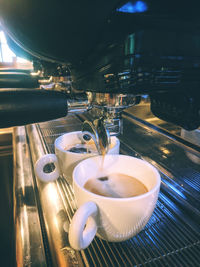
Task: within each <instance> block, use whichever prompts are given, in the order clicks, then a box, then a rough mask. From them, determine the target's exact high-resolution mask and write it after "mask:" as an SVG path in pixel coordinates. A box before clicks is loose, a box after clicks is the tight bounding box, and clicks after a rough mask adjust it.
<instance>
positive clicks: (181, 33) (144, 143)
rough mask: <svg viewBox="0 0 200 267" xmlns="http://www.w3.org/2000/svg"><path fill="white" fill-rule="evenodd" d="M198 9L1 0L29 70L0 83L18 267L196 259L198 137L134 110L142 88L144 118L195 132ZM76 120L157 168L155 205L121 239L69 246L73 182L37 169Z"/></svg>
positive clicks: (149, 2)
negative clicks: (26, 75) (137, 228)
mask: <svg viewBox="0 0 200 267" xmlns="http://www.w3.org/2000/svg"><path fill="white" fill-rule="evenodd" d="M198 7H199V4H198V1H197V0H191V1H190V2H188V1H185V0H184V1H178V0H168V1H158V0H133V1H132V0H131V1H125V0H109V1H106V0H102V1H96V0H94V1H72V0H66V1H56V0H53V1H46V0H44V1H39V0H34V1H25V0H20V1H7V0H3V1H1V3H0V23H1V28H2V29H3V30H4V32H5V34H6V36H7V42H8V44H9V46H10V48H11V49H12V50H13V51H14V52H15V54H16V55H19V56H24V55H25V56H26V57H27V58H28V59H30V60H31V61H32V62H33V65H34V71H33V73H31V74H30V77H33V76H34V80H35V79H37V82H38V84H37V85H36V86H33V88H31V87H30V86H29V88H28V86H26V83H23V82H22V83H21V84H22V86H21V87H17V88H16V87H15V85H14V84H13V85H12V86H11V84H9V86H6V84H5V83H4V85H3V86H1V81H0V87H2V88H0V128H4V127H11V126H16V127H15V130H14V135H13V146H14V152H13V153H14V173H15V174H14V180H15V181H16V182H15V185H14V192H15V197H14V199H15V204H14V208H15V214H14V220H15V233H16V236H17V238H16V242H15V244H16V251H17V252H16V255H17V263H18V265H19V266H23V264H27V263H28V264H30V265H31V264H32V263H34V264H36V265H35V266H199V262H200V255H199V251H200V250H199V242H200V241H199V240H200V235H199V220H200V211H199V205H200V201H199V199H200V198H199V197H200V196H199V188H200V187H199V184H200V182H199V181H200V180H199V178H200V167H199V162H200V154H199V153H200V148H199V145H198V144H192V143H191V142H188V141H187V140H185V139H184V138H182V137H181V135H178V134H173V133H172V132H170V131H168V130H167V131H166V130H165V129H163V128H161V127H157V126H155V125H153V124H151V123H149V121H150V120H148V119H147V120H142V119H141V118H138V117H137V116H136V115H135V114H134V112H135V111H136V112H137V110H138V109H139V108H140V107H141V106H140V105H141V103H142V101H143V99H144V98H146V97H148V101H149V106H150V111H149V114H150V115H151V118H150V119H152V120H154V121H155V120H160V121H163V122H167V123H168V124H169V125H170V127H172V126H173V127H177V129H178V130H179V131H181V130H182V129H183V130H184V131H187V132H189V131H194V130H196V129H197V130H196V131H197V132H198V131H199V130H198V127H200V101H199V100H200V91H199V90H200V89H199V87H200V79H199V77H200V19H199V8H198ZM11 87H12V88H11ZM137 107H138V109H137ZM129 110H131V111H129ZM142 113H144V109H143V106H142V108H141V114H142ZM66 115H67V116H66ZM34 123H35V124H34ZM75 130H82V131H83V132H85V133H87V134H89V135H90V136H92V137H93V138H94V140H96V145H97V148H98V144H99V141H98V140H99V138H102V139H103V140H104V145H105V147H107V145H108V143H109V137H110V136H112V135H116V136H118V137H119V139H120V148H121V151H120V153H122V154H128V155H132V156H135V157H139V158H142V159H144V160H147V161H148V162H149V163H151V164H152V165H154V166H155V167H156V168H157V169H158V170H159V172H160V174H161V177H162V185H161V193H160V196H159V201H158V205H157V208H156V210H155V213H154V215H153V217H152V218H151V220H150V222H149V224H148V225H147V226H146V227H145V229H144V230H143V231H142V232H141V233H140V234H138V235H137V236H136V237H134V238H133V239H131V240H128V241H127V242H122V243H120V244H117V243H108V242H106V241H105V242H104V241H102V240H100V239H98V238H96V239H95V241H94V242H93V243H92V245H91V246H90V247H89V248H88V249H86V250H83V251H81V252H77V251H74V250H73V249H72V248H71V247H70V246H69V243H68V239H67V234H66V233H67V228H68V224H69V223H70V220H71V218H72V215H73V213H74V211H75V209H76V207H75V203H74V200H73V190H72V188H71V186H69V185H68V184H67V183H66V181H65V179H64V178H63V177H60V178H59V179H58V180H57V181H55V182H53V183H51V184H49V185H44V184H42V183H41V182H40V181H38V180H37V178H36V177H35V174H34V170H33V165H34V164H35V162H36V161H37V160H38V158H39V157H41V155H43V154H46V153H54V147H53V143H54V141H55V139H56V138H57V137H58V136H59V135H62V134H63V133H65V132H68V131H75ZM98 150H99V149H98ZM99 152H100V153H101V151H100V150H99ZM119 212H120V211H119Z"/></svg>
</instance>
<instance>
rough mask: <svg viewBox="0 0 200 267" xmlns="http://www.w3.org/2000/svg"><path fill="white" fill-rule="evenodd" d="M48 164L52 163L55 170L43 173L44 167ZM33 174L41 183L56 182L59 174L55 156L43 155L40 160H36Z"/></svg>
mask: <svg viewBox="0 0 200 267" xmlns="http://www.w3.org/2000/svg"><path fill="white" fill-rule="evenodd" d="M49 163H54V165H55V169H54V170H53V171H52V172H50V173H45V172H44V167H45V165H47V164H49ZM35 172H36V175H37V177H38V178H39V179H40V180H41V181H43V182H51V181H54V180H56V179H57V178H58V177H59V176H60V174H59V167H58V159H57V157H56V155H55V154H46V155H43V156H42V157H41V158H40V159H38V160H37V162H36V163H35Z"/></svg>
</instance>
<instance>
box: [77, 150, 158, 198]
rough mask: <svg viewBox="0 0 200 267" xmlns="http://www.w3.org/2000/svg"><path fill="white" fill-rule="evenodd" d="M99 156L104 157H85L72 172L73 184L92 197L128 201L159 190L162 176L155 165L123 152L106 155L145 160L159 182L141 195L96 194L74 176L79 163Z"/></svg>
mask: <svg viewBox="0 0 200 267" xmlns="http://www.w3.org/2000/svg"><path fill="white" fill-rule="evenodd" d="M99 157H102V156H100V155H98V156H95V157H93V158H87V159H84V160H83V161H81V162H80V163H79V164H78V165H77V166H76V167H75V168H74V170H73V174H72V180H73V186H74V183H76V186H78V188H79V189H81V190H82V191H84V192H85V193H87V194H89V195H90V196H92V197H95V198H94V200H95V199H97V198H98V199H104V200H109V201H114V202H118V201H120V202H122V201H123V202H128V201H131V200H139V199H142V198H144V197H147V196H149V195H152V194H153V193H154V192H155V191H157V189H158V188H159V187H160V184H161V176H160V174H159V172H158V170H157V169H156V168H155V167H154V166H153V165H151V164H150V163H149V162H147V161H145V160H143V159H139V158H137V157H133V156H129V155H122V154H118V155H117V154H111V155H108V154H107V155H106V156H105V157H128V158H134V159H136V160H139V161H142V162H144V163H145V164H146V165H148V166H149V167H150V168H151V169H152V170H153V172H154V173H155V175H156V180H157V183H156V185H155V186H154V187H153V188H152V189H151V190H149V191H148V192H146V193H144V194H142V195H139V196H133V197H124V198H117V197H116V198H114V197H106V196H102V195H98V194H95V193H92V192H90V191H88V190H87V189H85V188H84V187H82V186H80V184H79V183H78V182H77V181H76V179H75V178H74V175H75V172H76V170H77V169H78V167H79V165H81V164H83V162H85V161H91V160H94V159H95V158H99Z"/></svg>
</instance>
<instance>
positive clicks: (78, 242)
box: [69, 202, 98, 250]
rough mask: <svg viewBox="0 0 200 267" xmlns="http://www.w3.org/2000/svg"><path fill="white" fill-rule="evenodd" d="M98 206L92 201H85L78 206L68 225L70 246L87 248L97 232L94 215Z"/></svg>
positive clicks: (79, 248) (77, 248) (78, 248)
mask: <svg viewBox="0 0 200 267" xmlns="http://www.w3.org/2000/svg"><path fill="white" fill-rule="evenodd" d="M97 212H98V208H97V205H96V204H95V203H94V202H86V203H84V204H83V205H82V206H80V207H79V208H78V210H77V211H76V213H75V214H74V216H73V218H72V221H71V224H70V226H69V243H70V245H71V247H72V248H74V249H76V250H81V249H85V248H87V247H88V246H89V245H90V243H91V242H92V240H93V239H94V237H95V235H96V232H97V224H96V221H95V216H96V215H97Z"/></svg>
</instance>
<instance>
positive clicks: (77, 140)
mask: <svg viewBox="0 0 200 267" xmlns="http://www.w3.org/2000/svg"><path fill="white" fill-rule="evenodd" d="M82 136H83V134H82V132H81V131H76V132H70V133H66V134H64V135H62V136H60V137H58V138H57V139H56V140H55V142H54V146H55V154H46V155H44V156H42V157H41V158H40V159H39V160H38V161H37V162H36V164H35V172H36V175H37V177H38V178H39V179H40V180H42V181H44V182H50V181H54V180H56V179H57V178H58V177H59V176H60V175H61V174H62V175H63V176H64V178H66V179H67V181H68V182H69V183H72V172H73V169H74V167H75V166H76V165H77V164H78V163H79V162H80V161H82V160H83V159H86V158H89V157H93V156H96V155H97V152H96V153H74V152H70V151H67V150H66V147H68V146H72V145H75V144H81V143H82V141H83V139H82ZM119 148H120V141H119V139H118V138H117V137H115V136H112V137H111V145H110V149H109V150H108V154H119ZM49 163H54V165H55V169H54V170H53V171H52V172H50V173H45V172H44V167H45V165H47V164H49Z"/></svg>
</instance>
